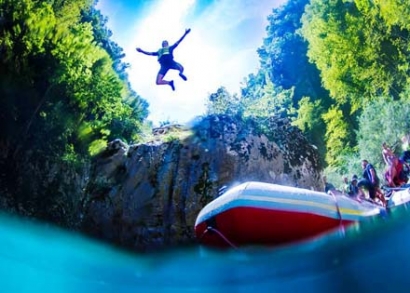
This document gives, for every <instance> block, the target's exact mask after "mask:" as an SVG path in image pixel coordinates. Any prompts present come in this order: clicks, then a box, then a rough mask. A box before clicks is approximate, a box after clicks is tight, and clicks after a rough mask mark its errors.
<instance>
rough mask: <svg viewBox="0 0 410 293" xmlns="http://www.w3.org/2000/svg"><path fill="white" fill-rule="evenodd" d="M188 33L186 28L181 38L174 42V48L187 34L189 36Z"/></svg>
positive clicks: (188, 30)
mask: <svg viewBox="0 0 410 293" xmlns="http://www.w3.org/2000/svg"><path fill="white" fill-rule="evenodd" d="M190 31H191V29H190V28H187V29H186V30H185V33H184V34H183V35H182V37H181V38H180V39H179V40H178V41H176V43H175V44H174V46H175V47H176V46H178V45H179V43H181V42H182V40H183V39H184V38H185V36H186V35H187V34H189V32H190Z"/></svg>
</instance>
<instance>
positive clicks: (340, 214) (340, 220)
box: [329, 191, 343, 226]
mask: <svg viewBox="0 0 410 293" xmlns="http://www.w3.org/2000/svg"><path fill="white" fill-rule="evenodd" d="M329 193H330V194H331V195H332V197H333V200H334V201H335V206H336V211H337V215H338V216H339V226H343V225H342V212H341V211H340V207H339V203H338V202H337V198H336V195H334V194H333V192H331V191H330V192H329Z"/></svg>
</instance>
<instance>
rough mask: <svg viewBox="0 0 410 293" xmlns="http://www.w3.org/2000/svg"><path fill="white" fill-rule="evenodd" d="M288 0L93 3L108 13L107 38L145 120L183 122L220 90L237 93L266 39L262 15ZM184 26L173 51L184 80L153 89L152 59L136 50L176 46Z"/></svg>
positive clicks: (170, 76) (173, 74)
mask: <svg viewBox="0 0 410 293" xmlns="http://www.w3.org/2000/svg"><path fill="white" fill-rule="evenodd" d="M284 2H286V0H115V1H114V0H99V3H98V6H97V8H99V9H100V10H101V12H102V13H103V14H104V15H106V16H108V19H109V20H108V27H109V28H110V29H111V31H112V32H113V37H112V39H113V41H115V42H117V43H118V45H120V46H121V47H122V48H123V49H124V52H125V54H126V57H125V58H124V61H125V62H128V63H130V64H131V68H129V70H128V75H129V80H130V82H131V85H132V87H133V89H134V90H135V91H136V92H137V93H138V94H139V95H140V96H141V97H143V98H144V99H146V100H147V101H148V103H149V104H150V106H149V111H150V115H149V117H148V119H149V120H151V121H153V122H154V124H155V125H158V123H159V122H161V121H165V120H169V121H171V122H178V123H186V122H188V121H190V120H191V119H193V118H195V116H200V115H203V114H204V113H205V104H206V102H207V98H208V96H209V94H211V93H213V92H215V91H216V90H217V89H218V87H220V86H225V87H226V88H227V89H228V90H229V91H230V92H231V93H235V92H239V89H240V85H241V82H242V81H243V80H244V78H245V77H246V76H248V74H250V73H254V72H256V71H257V68H258V67H259V60H258V55H257V53H256V50H257V48H258V47H260V46H261V45H262V42H263V38H264V37H265V36H266V30H265V29H266V26H267V16H268V15H269V14H271V13H272V9H273V8H275V7H278V6H279V5H282V4H283V3H284ZM186 28H191V33H190V34H189V35H188V36H187V37H186V38H185V40H184V41H183V42H182V43H181V44H180V45H179V46H178V48H177V49H176V50H175V51H174V57H175V60H176V61H177V62H179V63H181V64H182V65H183V66H184V67H185V74H186V75H187V77H188V81H183V80H181V79H180V77H179V76H178V73H177V72H176V71H169V72H168V73H167V75H166V78H165V79H168V80H169V79H173V80H175V87H176V91H175V92H173V91H172V90H171V89H170V87H169V86H157V85H156V84H155V79H156V75H157V73H158V70H159V64H158V62H157V60H156V57H152V56H146V55H143V54H140V53H137V52H136V50H135V48H136V47H140V48H142V49H144V50H146V51H157V50H158V49H159V48H160V46H161V42H162V40H168V41H169V42H170V43H171V44H173V43H174V42H175V41H177V40H178V39H179V38H180V37H181V36H182V34H183V33H184V31H185V29H186Z"/></svg>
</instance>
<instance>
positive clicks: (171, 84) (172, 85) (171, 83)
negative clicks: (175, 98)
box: [169, 80, 175, 91]
mask: <svg viewBox="0 0 410 293" xmlns="http://www.w3.org/2000/svg"><path fill="white" fill-rule="evenodd" d="M169 86H170V87H171V88H172V90H173V91H175V86H174V81H173V80H171V81H170V82H169Z"/></svg>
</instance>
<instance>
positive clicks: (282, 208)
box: [195, 182, 385, 247]
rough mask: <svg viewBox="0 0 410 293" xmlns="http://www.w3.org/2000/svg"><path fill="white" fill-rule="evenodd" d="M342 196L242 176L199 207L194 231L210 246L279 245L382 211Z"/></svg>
mask: <svg viewBox="0 0 410 293" xmlns="http://www.w3.org/2000/svg"><path fill="white" fill-rule="evenodd" d="M384 212H385V209H384V208H383V207H381V206H378V205H375V204H371V203H369V202H362V203H360V202H358V201H356V200H354V199H351V198H349V197H346V196H332V195H328V194H326V193H323V192H316V191H311V190H307V189H301V188H295V187H288V186H281V185H276V184H269V183H262V182H246V183H243V184H241V185H238V186H236V187H233V188H232V189H230V190H228V191H227V192H226V193H224V194H223V195H221V196H220V197H218V198H216V199H215V200H213V201H212V202H210V203H209V204H208V205H206V206H205V207H204V208H203V209H202V210H201V212H200V213H199V215H198V217H197V219H196V223H195V234H196V237H197V239H198V240H199V241H200V243H202V244H205V245H210V246H218V247H224V246H241V245H252V244H254V245H278V244H284V243H290V242H296V241H300V240H303V239H307V238H311V237H314V236H317V235H319V234H322V233H324V232H327V231H330V230H332V229H335V228H338V227H341V226H347V225H349V224H352V223H355V222H358V221H362V220H365V219H369V218H370V217H374V216H378V215H380V214H383V213H384Z"/></svg>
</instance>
